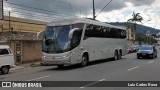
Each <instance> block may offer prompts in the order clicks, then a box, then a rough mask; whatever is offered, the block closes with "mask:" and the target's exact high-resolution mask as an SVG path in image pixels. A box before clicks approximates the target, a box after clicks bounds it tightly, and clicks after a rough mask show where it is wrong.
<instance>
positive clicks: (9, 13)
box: [9, 10, 11, 31]
mask: <svg viewBox="0 0 160 90" xmlns="http://www.w3.org/2000/svg"><path fill="white" fill-rule="evenodd" d="M9 31H11V12H10V10H9Z"/></svg>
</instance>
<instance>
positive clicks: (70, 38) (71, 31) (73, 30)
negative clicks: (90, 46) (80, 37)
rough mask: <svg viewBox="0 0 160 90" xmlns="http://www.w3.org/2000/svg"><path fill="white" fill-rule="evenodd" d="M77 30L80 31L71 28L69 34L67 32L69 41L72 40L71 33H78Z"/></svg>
mask: <svg viewBox="0 0 160 90" xmlns="http://www.w3.org/2000/svg"><path fill="white" fill-rule="evenodd" d="M78 30H80V29H79V28H73V29H71V30H70V32H69V41H71V40H72V37H73V33H74V32H75V31H78Z"/></svg>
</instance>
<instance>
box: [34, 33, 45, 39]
mask: <svg viewBox="0 0 160 90" xmlns="http://www.w3.org/2000/svg"><path fill="white" fill-rule="evenodd" d="M43 35H44V31H40V32H37V34H36V39H37V40H41V39H42V37H43Z"/></svg>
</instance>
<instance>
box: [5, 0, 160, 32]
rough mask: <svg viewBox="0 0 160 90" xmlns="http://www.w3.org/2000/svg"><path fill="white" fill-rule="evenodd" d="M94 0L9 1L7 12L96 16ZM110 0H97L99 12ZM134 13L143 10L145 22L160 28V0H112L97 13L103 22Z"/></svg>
mask: <svg viewBox="0 0 160 90" xmlns="http://www.w3.org/2000/svg"><path fill="white" fill-rule="evenodd" d="M92 1H93V0H7V1H4V11H5V15H8V11H10V12H11V16H15V17H21V18H30V19H34V20H41V21H46V22H50V21H53V20H55V19H63V18H77V17H78V18H92V16H93V15H92ZM109 1H110V0H95V10H96V15H97V14H98V13H99V12H100V10H102V8H103V7H104V6H105V5H106V4H107V3H108V2H109ZM133 12H135V13H140V15H141V16H142V17H143V21H142V23H139V24H143V25H146V26H149V27H153V28H157V29H160V25H159V24H160V0H112V2H111V3H110V4H109V5H108V6H107V7H106V8H105V9H104V10H103V11H102V12H101V13H100V14H99V15H98V16H97V18H96V19H97V20H99V21H102V22H126V21H127V20H128V19H130V18H132V14H133Z"/></svg>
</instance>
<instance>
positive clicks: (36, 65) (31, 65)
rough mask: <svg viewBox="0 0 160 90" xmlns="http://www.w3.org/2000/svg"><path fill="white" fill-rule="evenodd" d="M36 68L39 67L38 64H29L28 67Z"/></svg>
mask: <svg viewBox="0 0 160 90" xmlns="http://www.w3.org/2000/svg"><path fill="white" fill-rule="evenodd" d="M38 66H40V63H31V64H30V67H38Z"/></svg>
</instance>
